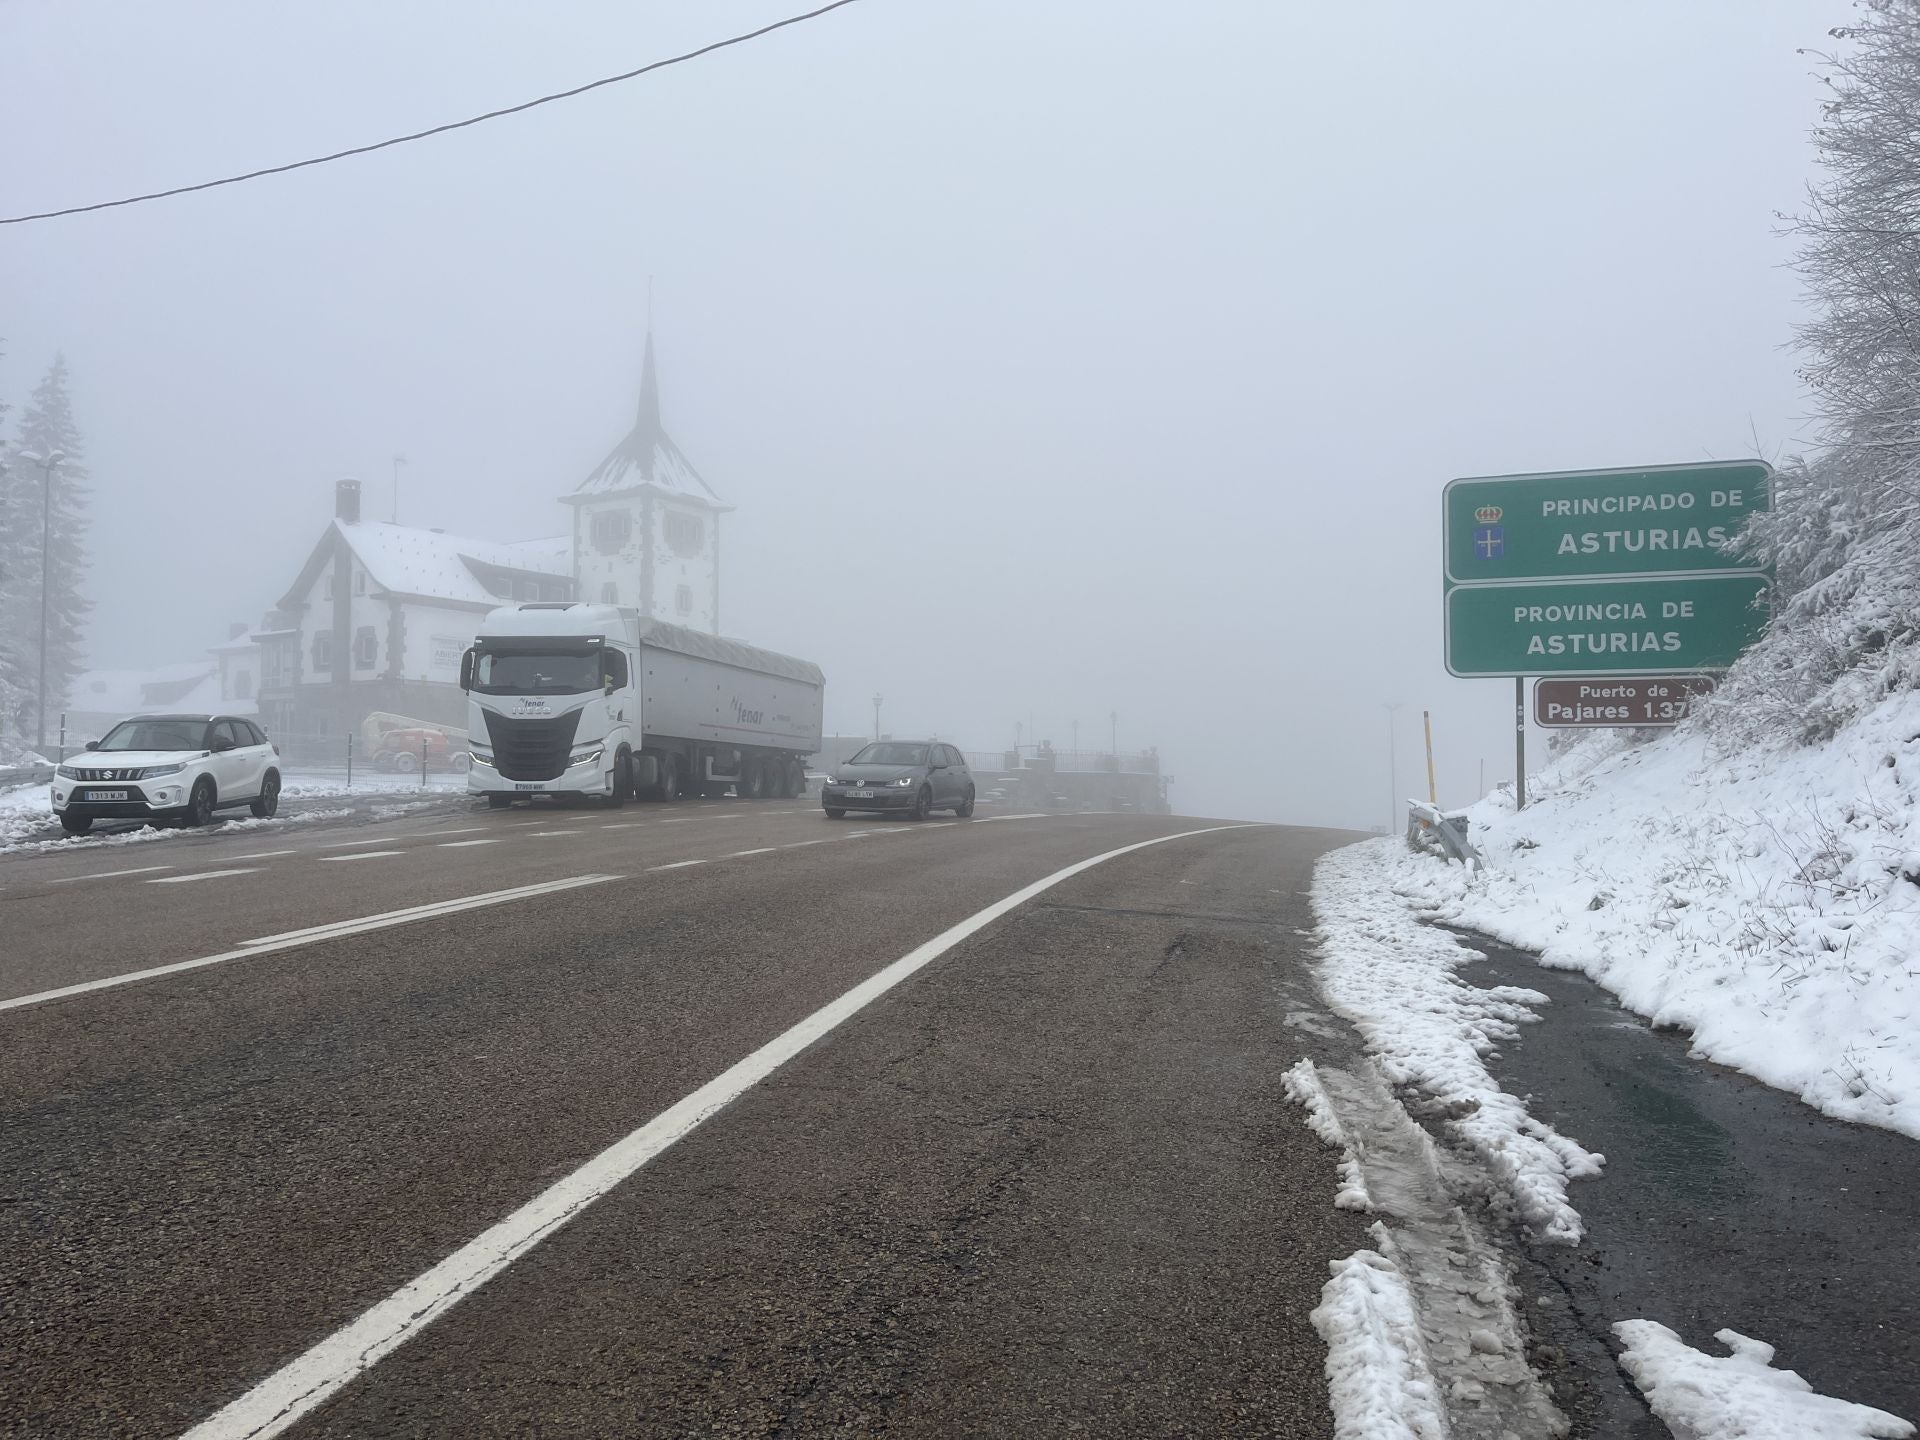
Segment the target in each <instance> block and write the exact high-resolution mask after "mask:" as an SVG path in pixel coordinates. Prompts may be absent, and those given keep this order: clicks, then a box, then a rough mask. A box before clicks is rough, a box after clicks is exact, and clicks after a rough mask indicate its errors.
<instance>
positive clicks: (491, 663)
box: [473, 646, 601, 695]
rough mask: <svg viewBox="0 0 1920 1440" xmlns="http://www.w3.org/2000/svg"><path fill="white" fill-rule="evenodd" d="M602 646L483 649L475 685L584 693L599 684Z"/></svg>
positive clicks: (502, 690)
mask: <svg viewBox="0 0 1920 1440" xmlns="http://www.w3.org/2000/svg"><path fill="white" fill-rule="evenodd" d="M600 684H601V680H600V650H599V648H598V647H597V646H596V647H595V648H594V649H592V650H570V651H569V650H482V651H480V653H479V654H477V655H476V656H474V658H473V688H474V689H476V690H478V691H480V692H481V693H482V694H483V695H581V694H584V693H586V692H587V691H589V690H598V689H599V688H600Z"/></svg>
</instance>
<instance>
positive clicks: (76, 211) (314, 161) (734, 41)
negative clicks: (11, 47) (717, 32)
mask: <svg viewBox="0 0 1920 1440" xmlns="http://www.w3.org/2000/svg"><path fill="white" fill-rule="evenodd" d="M851 4H853V0H833V3H832V4H830V5H822V6H821V7H820V8H819V9H818V10H809V11H807V12H806V14H804V15H789V16H788V17H787V18H786V19H784V20H776V21H774V22H773V23H772V24H771V25H762V26H761V27H760V28H759V29H758V30H749V31H747V32H746V33H745V34H744V35H732V36H729V37H728V38H727V39H725V40H716V41H714V42H713V43H712V44H711V45H702V46H701V47H700V48H699V49H698V50H689V51H687V53H686V54H684V55H673V56H669V57H668V58H667V59H665V60H655V61H654V62H653V63H652V64H650V65H642V66H641V67H640V68H639V69H638V70H628V71H626V72H624V73H623V74H619V75H609V76H607V77H606V78H605V79H602V80H591V81H588V82H587V83H586V84H585V85H576V86H574V87H573V89H571V90H557V91H555V92H554V93H553V94H551V95H541V96H539V97H538V98H536V99H533V100H526V101H522V102H521V103H520V104H518V105H509V106H507V107H506V108H505V109H502V110H489V111H487V112H486V113H485V114H484V115H471V116H469V117H467V118H466V119H465V120H454V121H450V122H449V123H447V124H445V125H435V126H433V127H432V128H431V129H428V130H416V131H414V132H413V133H412V134H411V135H395V136H394V137H393V138H392V139H390V140H378V141H375V142H374V143H373V144H371V145H356V146H354V147H353V148H352V149H351V150H336V151H334V152H333V153H332V154H331V155H315V156H313V157H312V158H311V159H308V160H295V161H293V162H292V163H290V164H287V165H270V166H268V167H267V168H266V169H264V170H249V171H247V172H246V173H245V174H242V175H228V176H226V177H224V178H222V179H219V180H202V181H201V182H200V183H199V184H197V185H176V186H175V187H174V188H173V189H171V190H154V191H150V192H149V193H147V194H145V195H129V196H127V197H126V198H125V199H123V200H101V201H99V202H97V203H95V204H92V205H70V206H68V207H67V208H66V209H64V210H42V211H40V212H39V213H38V214H34V215H8V216H5V217H0V225H25V224H27V223H29V222H30V221H34V220H57V219H59V218H60V217H61V216H63V215H86V214H89V213H91V212H92V211H95V210H115V209H118V208H119V207H121V206H123V205H141V204H144V203H145V202H147V201H149V200H165V199H168V198H169V197H171V196H174V195H191V194H193V193H194V192H195V191H199V190H217V189H218V188H219V187H220V186H222V185H238V184H240V183H241V182H242V181H243V180H258V179H260V178H261V177H262V176H266V175H284V174H286V173H287V172H288V171H290V170H305V169H307V168H308V167H309V166H313V165H326V164H329V163H331V162H332V161H335V160H349V159H351V158H353V157H354V156H355V155H371V154H372V153H373V152H374V151H375V150H387V149H391V148H392V147H393V146H395V145H406V144H409V143H411V142H412V141H415V140H425V139H427V138H428V137H429V136H433V135H444V134H446V133H447V132H448V131H449V130H464V129H466V128H467V126H469V125H478V124H480V123H482V122H483V121H487V120H498V119H500V118H501V117H502V116H505V115H518V114H520V113H521V112H522V111H525V110H533V109H537V108H538V107H539V106H542V105H551V104H553V102H554V101H556V100H571V99H573V98H574V96H576V95H584V94H586V93H587V92H588V91H589V90H599V89H601V88H603V87H604V86H607V85H618V84H620V83H621V82H622V81H626V80H634V79H637V78H639V77H640V76H642V75H646V74H650V73H651V72H653V71H655V70H664V69H666V68H667V67H668V66H669V65H681V64H684V63H686V62H687V61H689V60H698V59H699V58H700V57H701V56H702V55H711V54H712V53H713V52H714V51H716V50H724V49H726V48H727V47H728V46H729V45H743V44H745V43H746V42H747V41H749V40H758V39H759V38H760V37H761V36H762V35H771V34H772V33H773V32H774V31H776V30H784V29H786V28H787V27H788V26H789V25H798V24H800V23H801V22H802V21H806V20H817V19H818V18H819V17H820V16H822V15H825V14H826V13H827V12H828V11H830V10H838V9H840V8H841V7H842V6H845V5H851Z"/></svg>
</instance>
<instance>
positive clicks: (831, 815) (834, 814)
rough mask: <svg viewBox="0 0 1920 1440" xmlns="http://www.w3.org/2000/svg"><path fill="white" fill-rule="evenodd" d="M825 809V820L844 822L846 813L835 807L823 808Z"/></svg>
mask: <svg viewBox="0 0 1920 1440" xmlns="http://www.w3.org/2000/svg"><path fill="white" fill-rule="evenodd" d="M825 809H826V812H827V819H829V820H844V819H846V818H847V812H846V811H844V810H841V809H839V808H837V807H835V806H832V805H828V806H826V807H825Z"/></svg>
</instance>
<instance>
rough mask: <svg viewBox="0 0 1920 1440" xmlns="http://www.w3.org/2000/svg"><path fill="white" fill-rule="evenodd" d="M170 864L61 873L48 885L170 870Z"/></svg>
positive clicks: (69, 883) (71, 883)
mask: <svg viewBox="0 0 1920 1440" xmlns="http://www.w3.org/2000/svg"><path fill="white" fill-rule="evenodd" d="M172 868H173V867H172V866H171V865H136V866H134V867H133V869H131V870H100V871H96V872H95V873H94V874H92V875H62V876H61V877H60V878H59V879H57V880H49V881H47V883H48V884H49V885H73V884H77V883H78V882H80V881H82V880H111V879H113V878H114V877H115V876H116V875H150V874H152V873H153V872H154V871H155V870H171V869H172Z"/></svg>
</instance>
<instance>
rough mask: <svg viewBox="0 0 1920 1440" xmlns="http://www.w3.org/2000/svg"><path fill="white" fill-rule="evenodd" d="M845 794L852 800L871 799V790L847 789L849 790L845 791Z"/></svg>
mask: <svg viewBox="0 0 1920 1440" xmlns="http://www.w3.org/2000/svg"><path fill="white" fill-rule="evenodd" d="M847 796H848V798H849V799H853V800H871V799H873V791H871V790H849V791H847Z"/></svg>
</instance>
